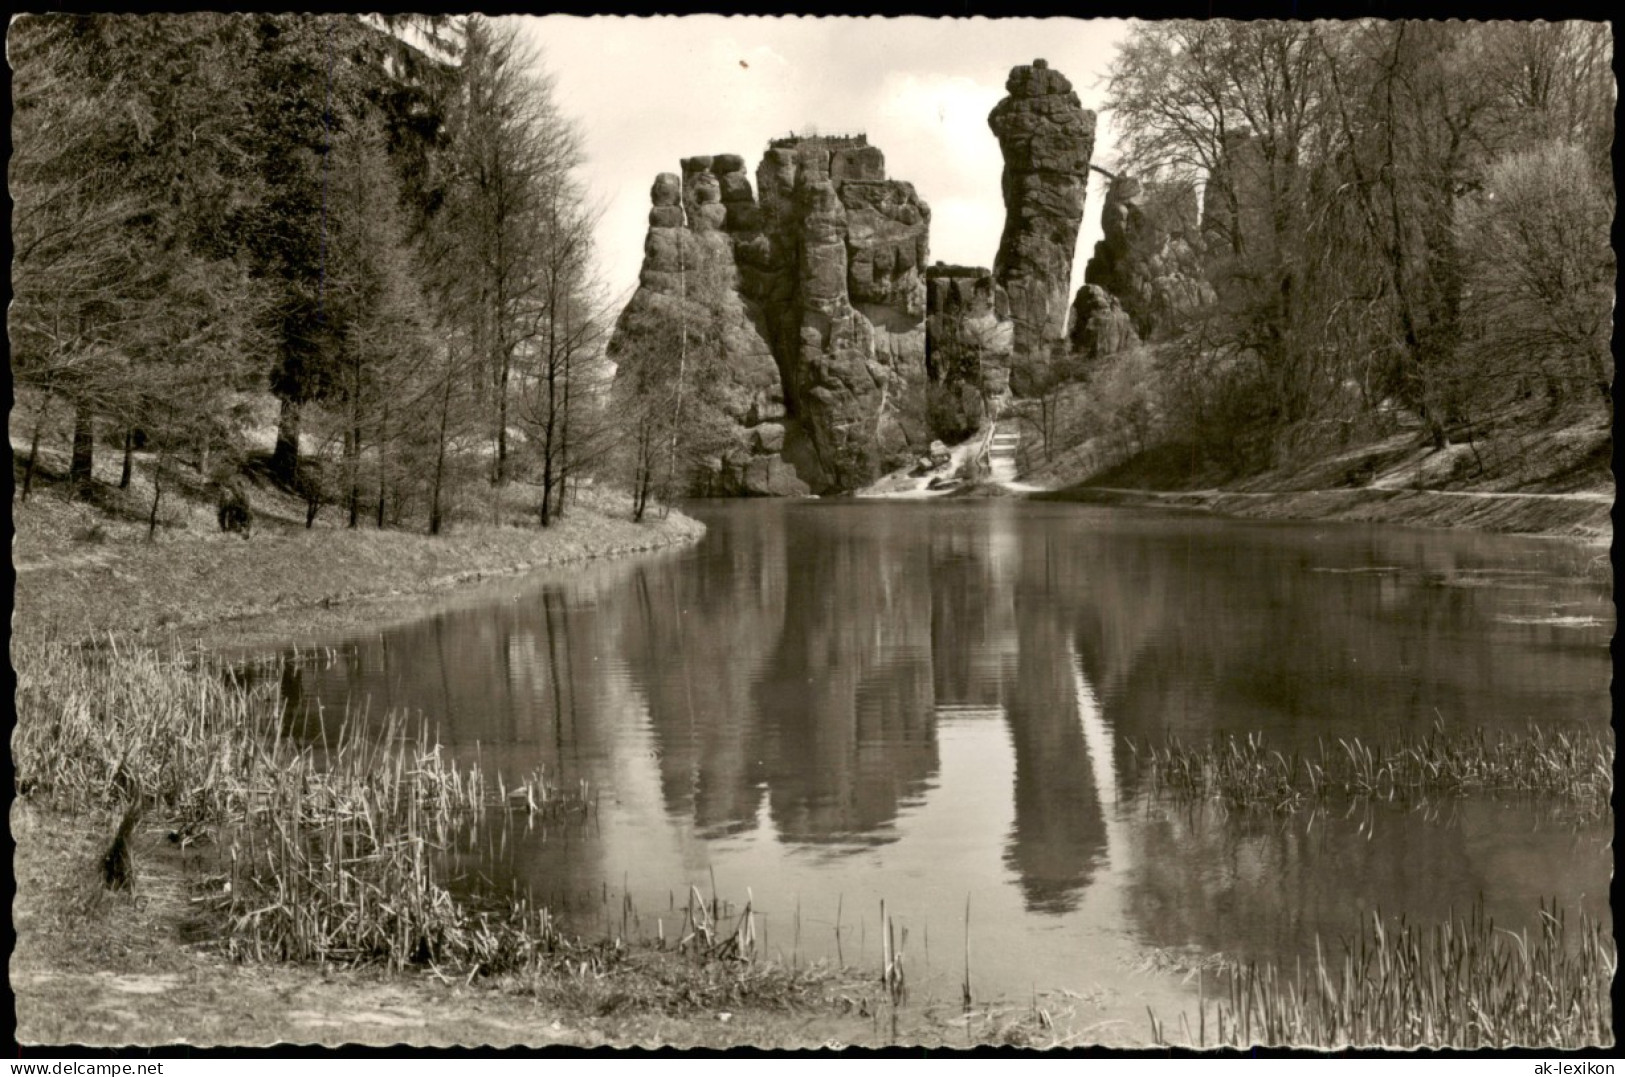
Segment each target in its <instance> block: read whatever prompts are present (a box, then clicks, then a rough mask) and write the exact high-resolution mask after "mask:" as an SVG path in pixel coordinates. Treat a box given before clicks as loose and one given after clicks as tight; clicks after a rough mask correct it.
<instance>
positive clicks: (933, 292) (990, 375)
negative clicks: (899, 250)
mask: <svg viewBox="0 0 1625 1077" xmlns="http://www.w3.org/2000/svg"><path fill="white" fill-rule="evenodd" d="M925 288H926V311H927V314H926V321H925V374H926V379H927V390H926V393H927V408H928V410H929V420H930V423H931V430H932V432H933V433H934V434H936V435H937V436H938V437H941V438H946V439H948V440H949V441H958V440H961V439H963V438H966V437H969V436H970V435H971V434H973V433H975V431H976V430H977V428H978V427H980V426H981V424H982V421H983V419H984V418H985V417H986V412H987V408H988V405H990V404H993V403H994V402H995V401H997V400H998V399H999V398H1000V397H1003V396H1005V395H1007V393H1008V389H1009V382H1010V349H1011V345H1012V340H1013V323H1012V322H1011V320H1010V299H1009V297H1008V296H1006V295H1005V293H1004V289H1003V288H1001V287H999V283H998V281H996V280H994V279H993V274H992V273H990V272H988V271H987V270H986V269H981V268H971V267H967V266H949V265H943V264H942V263H941V262H938V263H937V264H936V265H934V266H932V267H931V268H930V269H927V270H926V271H925Z"/></svg>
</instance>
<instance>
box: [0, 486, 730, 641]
mask: <svg viewBox="0 0 1625 1077" xmlns="http://www.w3.org/2000/svg"><path fill="white" fill-rule="evenodd" d="M619 501H620V499H618V498H616V497H615V496H614V495H612V494H605V495H600V496H597V497H593V498H590V499H583V502H582V503H581V504H579V505H577V506H575V507H573V509H572V511H571V512H570V513H569V514H568V515H567V516H566V517H565V518H564V519H563V520H560V521H559V522H557V523H556V524H555V525H554V526H552V527H550V528H547V529H545V530H544V529H542V528H539V527H537V526H536V525H535V524H533V523H528V522H527V523H524V524H517V525H516V524H503V525H497V524H491V523H479V522H468V523H464V524H462V525H459V526H458V527H456V528H455V529H453V530H452V531H451V532H449V533H447V534H443V535H439V536H434V537H430V536H426V535H422V534H415V533H411V532H405V531H390V530H385V531H376V530H368V529H358V530H354V531H351V530H348V529H344V528H339V527H318V528H315V529H311V530H307V529H305V528H303V527H302V526H300V527H276V526H268V525H262V526H259V527H257V528H256V530H255V533H254V536H253V538H251V539H248V540H246V541H245V540H243V539H240V538H237V537H236V536H233V535H223V534H220V533H219V532H218V530H210V529H209V527H205V526H202V525H198V526H189V527H187V528H186V529H184V530H176V531H173V532H168V533H164V534H162V535H161V537H160V538H159V540H158V541H156V542H151V543H149V542H147V541H145V539H144V533H138V532H137V531H136V530H134V529H130V528H126V527H122V526H121V521H120V519H119V518H118V517H117V516H115V515H110V514H108V513H105V512H102V511H100V510H97V509H96V508H94V507H93V506H88V505H85V504H82V503H67V502H64V501H63V500H62V499H61V498H59V497H57V496H56V495H55V494H43V495H42V494H36V495H35V496H34V497H33V498H31V499H30V500H29V501H28V502H26V503H23V504H18V505H15V506H14V507H13V518H14V521H15V525H16V528H17V533H18V537H17V543H16V546H15V549H14V558H15V562H14V563H15V566H16V570H17V590H16V600H15V610H16V612H15V620H14V622H13V628H14V631H15V633H16V635H17V637H18V638H25V639H26V638H33V639H47V638H60V639H70V640H81V639H85V638H88V637H91V636H95V635H100V634H104V633H109V632H112V633H117V634H119V635H121V636H126V637H130V638H137V639H145V640H152V641H159V640H169V639H181V640H185V639H196V638H201V637H203V636H207V637H208V638H209V642H210V643H211V645H218V644H220V643H222V642H225V641H227V640H228V639H230V640H231V641H233V642H237V643H255V642H271V641H274V640H276V639H278V638H286V637H288V636H290V635H300V634H304V635H308V634H310V633H311V632H313V631H316V630H321V631H334V630H340V629H343V628H345V627H349V626H350V625H353V624H371V623H375V622H376V620H377V619H378V616H379V614H378V610H377V608H376V607H377V606H378V605H379V604H380V603H386V602H393V601H398V600H399V599H401V598H403V597H409V596H415V595H424V594H432V593H436V592H441V591H445V590H448V589H451V588H454V587H457V586H459V585H461V584H465V583H468V582H470V581H474V580H480V579H485V578H490V577H494V576H505V575H514V574H517V573H521V572H525V571H529V570H532V569H538V568H543V567H546V566H549V565H557V564H565V563H570V562H576V561H583V560H588V559H592V558H600V557H615V556H624V555H627V554H633V553H639V552H646V551H651V550H657V549H661V548H665V547H670V546H678V545H683V544H687V543H691V542H694V541H696V540H698V539H699V537H700V536H701V535H703V534H704V527H703V525H701V524H700V523H698V522H697V521H695V520H692V519H690V518H689V517H686V516H683V515H682V514H681V513H677V512H673V513H671V514H670V515H668V516H667V517H666V518H665V519H664V520H653V519H651V520H648V521H645V522H643V523H633V522H632V521H631V520H630V519H628V518H627V515H628V514H627V512H626V506H624V505H622V504H620V503H619ZM211 526H212V522H211Z"/></svg>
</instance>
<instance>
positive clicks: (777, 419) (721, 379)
mask: <svg viewBox="0 0 1625 1077" xmlns="http://www.w3.org/2000/svg"><path fill="white" fill-rule="evenodd" d="M743 167H744V164H743V162H742V161H740V160H739V158H737V157H728V156H726V155H724V156H719V157H715V158H712V157H691V158H688V159H687V160H685V161H683V171H682V175H681V176H678V175H676V174H673V173H670V172H664V173H661V174H660V175H659V176H658V177H656V178H655V182H654V186H653V188H652V189H651V190H650V200H651V201H652V202H653V206H652V208H651V209H650V210H649V233H648V237H647V238H646V239H645V240H644V247H643V271H642V273H641V274H640V275H639V278H638V289H637V291H636V292H635V293H634V294H633V296H632V299H631V301H630V302H629V303H628V304H627V307H626V309H625V310H624V311H622V313H621V317H620V320H619V321H618V323H617V325H616V329H615V334H614V336H613V338H612V339H611V341H610V346H609V355H610V357H611V358H612V359H615V360H617V362H623V361H626V360H628V359H629V358H631V359H632V361H636V357H635V352H636V350H637V349H638V348H639V347H666V348H669V347H671V346H672V341H671V338H672V337H674V336H677V335H681V336H682V337H683V339H684V342H685V346H689V347H692V348H693V351H694V354H693V360H692V362H691V363H690V364H689V368H690V370H692V371H695V372H699V371H703V372H704V374H705V377H706V382H707V384H706V385H705V387H704V388H705V397H706V402H707V404H708V405H710V406H714V408H715V409H716V411H717V412H719V413H720V415H721V418H722V422H723V424H724V425H725V426H726V427H727V428H728V430H727V431H726V433H725V434H724V435H719V436H723V437H724V441H725V443H724V444H720V445H717V446H715V448H716V449H717V452H716V454H715V457H714V462H713V464H712V465H711V466H710V467H709V468H708V469H706V473H704V474H697V475H694V476H690V481H689V486H690V488H691V489H694V490H695V491H696V492H698V491H701V490H704V491H709V492H714V493H718V494H737V493H744V492H747V491H746V490H745V488H744V484H743V474H744V467H743V463H745V462H748V461H749V460H750V459H751V458H752V456H753V453H752V452H751V446H752V444H753V438H752V431H753V430H754V428H756V427H757V426H760V425H762V424H779V423H782V422H783V421H784V420H785V418H786V415H785V408H784V392H783V388H782V385H781V380H780V377H779V370H778V365H777V364H776V363H775V362H774V359H773V351H772V348H771V347H770V346H769V344H768V341H767V328H766V323H765V322H764V320H763V318H762V314H761V311H760V310H759V309H757V308H756V307H755V305H754V304H752V303H751V302H749V301H748V300H747V299H746V297H744V296H743V295H741V293H740V290H739V267H738V265H737V262H736V258H735V247H736V244H737V243H738V242H739V239H740V234H741V233H742V232H746V231H747V229H744V228H741V227H740V224H741V222H739V221H736V220H730V219H729V217H728V212H727V211H728V210H729V209H730V207H731V206H732V205H733V203H727V202H724V201H723V199H722V195H723V192H724V191H725V190H730V189H733V190H736V189H737V181H743V182H744V185H745V189H746V194H747V196H748V193H749V186H750V181H749V180H748V179H746V178H745V177H744V175H743V174H742V173H741V172H740V171H739V170H740V169H742V168H743ZM705 351H709V352H711V353H712V354H702V352H705ZM690 376H691V377H694V376H696V375H692V374H691V375H690ZM685 388H686V389H687V391H688V392H689V393H691V394H692V393H693V392H694V391H695V390H694V386H693V384H689V385H687V386H685ZM673 389H674V393H675V386H674V387H673ZM690 399H691V400H692V399H693V397H692V396H691V397H690ZM694 412H695V413H697V412H698V407H697V406H696V407H695V408H694ZM778 429H779V431H780V435H779V440H780V441H781V442H782V440H783V437H784V428H783V426H779V427H778ZM730 459H739V460H741V461H742V463H741V466H740V467H737V468H732V469H730V468H729V467H727V466H726V462H727V461H728V460H730Z"/></svg>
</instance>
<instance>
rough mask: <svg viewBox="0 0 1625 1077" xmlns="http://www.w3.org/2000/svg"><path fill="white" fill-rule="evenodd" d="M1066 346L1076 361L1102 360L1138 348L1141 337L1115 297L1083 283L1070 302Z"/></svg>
mask: <svg viewBox="0 0 1625 1077" xmlns="http://www.w3.org/2000/svg"><path fill="white" fill-rule="evenodd" d="M1067 343H1068V344H1069V345H1070V346H1071V348H1072V353H1073V354H1074V355H1076V356H1078V357H1079V358H1082V359H1085V360H1093V359H1104V358H1105V357H1106V356H1108V355H1116V354H1117V353H1118V352H1121V351H1127V350H1128V349H1130V348H1137V347H1139V345H1140V335H1139V334H1138V333H1136V332H1135V331H1134V322H1133V320H1132V319H1131V318H1130V317H1129V315H1128V312H1127V311H1126V310H1124V309H1123V304H1121V303H1120V302H1118V300H1117V297H1116V296H1115V295H1112V294H1111V293H1110V292H1108V291H1106V289H1104V288H1102V287H1101V286H1100V285H1098V284H1085V285H1084V286H1083V287H1082V288H1079V289H1078V295H1077V298H1075V299H1074V300H1073V301H1072V321H1071V327H1070V328H1069V329H1068V330H1067Z"/></svg>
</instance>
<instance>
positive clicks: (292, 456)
mask: <svg viewBox="0 0 1625 1077" xmlns="http://www.w3.org/2000/svg"><path fill="white" fill-rule="evenodd" d="M298 471H299V404H298V403H297V402H296V401H294V400H292V399H290V398H288V397H283V398H282V414H281V415H280V416H279V417H278V419H277V427H276V449H275V451H273V452H272V453H271V474H272V476H273V477H275V478H276V480H277V481H278V482H280V483H283V484H284V485H286V486H292V485H293V480H294V476H295V475H297V474H298Z"/></svg>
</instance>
